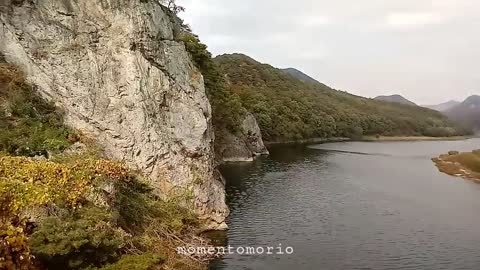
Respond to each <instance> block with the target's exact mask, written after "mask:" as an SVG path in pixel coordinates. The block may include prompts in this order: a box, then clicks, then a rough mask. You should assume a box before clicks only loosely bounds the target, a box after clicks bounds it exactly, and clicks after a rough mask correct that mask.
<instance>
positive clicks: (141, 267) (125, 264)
mask: <svg viewBox="0 0 480 270" xmlns="http://www.w3.org/2000/svg"><path fill="white" fill-rule="evenodd" d="M164 261H165V259H163V258H162V257H161V256H159V255H156V254H152V253H144V254H142V255H125V256H123V257H122V258H121V259H120V260H119V261H118V262H116V263H114V264H109V265H107V266H104V267H102V268H100V269H98V270H151V269H154V267H155V266H157V265H158V264H160V263H162V262H164ZM92 270H93V269H92Z"/></svg>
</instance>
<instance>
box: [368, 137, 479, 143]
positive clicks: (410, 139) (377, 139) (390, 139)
mask: <svg viewBox="0 0 480 270" xmlns="http://www.w3.org/2000/svg"><path fill="white" fill-rule="evenodd" d="M471 138H474V137H473V136H453V137H428V136H380V137H375V136H364V137H363V138H362V139H361V141H366V142H414V141H460V140H467V139H471Z"/></svg>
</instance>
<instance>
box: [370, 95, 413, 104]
mask: <svg viewBox="0 0 480 270" xmlns="http://www.w3.org/2000/svg"><path fill="white" fill-rule="evenodd" d="M374 99H375V100H380V101H386V102H393V103H398V104H404V105H410V106H417V104H415V103H413V102H411V101H410V100H408V99H406V98H404V97H402V96H401V95H391V96H378V97H376V98H374Z"/></svg>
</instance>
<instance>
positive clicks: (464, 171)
mask: <svg viewBox="0 0 480 270" xmlns="http://www.w3.org/2000/svg"><path fill="white" fill-rule="evenodd" d="M432 160H433V162H435V165H436V166H437V167H438V169H439V170H440V171H441V172H443V173H446V174H449V175H453V176H461V177H464V178H467V179H471V180H475V181H479V182H480V150H474V151H472V152H466V153H460V152H458V151H450V152H449V153H448V154H445V155H440V156H439V157H438V158H433V159H432Z"/></svg>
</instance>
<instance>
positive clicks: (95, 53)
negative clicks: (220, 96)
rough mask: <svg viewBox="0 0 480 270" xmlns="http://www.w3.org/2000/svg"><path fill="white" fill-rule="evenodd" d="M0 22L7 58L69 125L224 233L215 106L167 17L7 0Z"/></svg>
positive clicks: (96, 2) (127, 5)
mask: <svg viewBox="0 0 480 270" xmlns="http://www.w3.org/2000/svg"><path fill="white" fill-rule="evenodd" d="M0 19H1V22H2V25H1V26H0V53H1V54H3V56H4V57H5V59H6V60H7V61H8V62H11V63H14V64H16V65H18V66H19V67H20V68H21V69H22V70H23V71H24V72H25V74H26V76H27V79H28V81H29V82H30V83H32V84H33V85H35V86H36V89H37V90H38V91H39V93H41V95H42V96H43V97H44V98H46V99H47V100H50V101H53V102H55V104H56V105H57V106H58V107H60V108H61V109H62V110H63V111H64V112H65V118H66V123H67V124H68V125H69V126H71V127H73V128H75V129H77V130H80V131H81V132H83V133H85V134H86V135H90V136H92V137H94V138H95V139H96V140H97V142H98V143H99V144H100V145H101V146H102V147H103V148H104V150H105V152H106V154H107V155H108V156H109V157H111V158H113V159H118V160H121V161H124V162H126V163H127V164H128V165H129V166H131V167H132V168H136V169H139V170H141V171H142V172H143V173H144V175H146V176H147V177H148V179H149V180H150V181H151V183H152V184H153V186H154V187H155V188H156V191H157V193H158V194H161V195H163V196H170V197H172V196H178V197H180V198H181V199H185V201H191V203H192V204H193V205H194V208H195V210H196V212H197V214H198V215H199V217H200V218H201V219H203V220H205V222H206V223H205V224H206V227H208V228H210V229H223V228H225V227H226V225H225V223H224V220H225V217H226V216H227V215H228V208H227V207H226V204H225V191H224V183H223V182H222V181H221V177H220V175H219V174H218V173H217V172H216V170H215V168H214V163H213V156H214V153H213V140H214V134H213V129H212V126H211V108H210V104H209V102H208V99H207V97H206V94H205V89H204V83H203V78H202V75H201V73H200V72H199V71H198V70H197V69H196V68H195V67H194V65H193V64H192V62H191V59H190V57H189V55H188V53H187V52H186V50H185V47H184V45H183V44H182V43H180V42H177V41H176V38H175V36H176V32H177V27H176V23H175V21H176V19H175V17H174V16H172V15H171V14H170V12H169V11H168V10H166V9H165V8H164V7H162V6H161V5H160V4H158V3H157V1H153V0H152V1H144V0H129V1H119V0H82V1H74V0H34V1H22V0H2V1H0Z"/></svg>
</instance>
